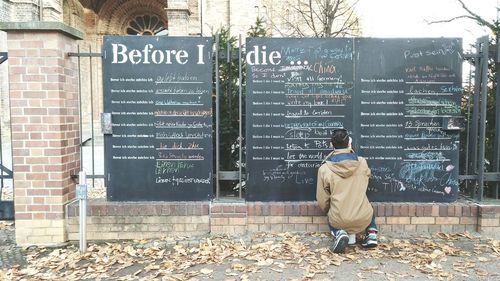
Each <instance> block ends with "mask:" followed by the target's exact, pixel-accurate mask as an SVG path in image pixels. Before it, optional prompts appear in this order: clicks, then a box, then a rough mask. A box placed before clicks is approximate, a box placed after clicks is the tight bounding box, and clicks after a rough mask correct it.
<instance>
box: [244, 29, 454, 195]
mask: <svg viewBox="0 0 500 281" xmlns="http://www.w3.org/2000/svg"><path fill="white" fill-rule="evenodd" d="M461 46H462V42H461V39H456V38H439V39H437V38H436V39H433V38H425V39H374V38H361V39H345V38H343V39H282V38H280V39H278V38H275V39H271V38H252V39H248V40H247V45H246V50H247V55H246V56H247V57H246V60H247V107H246V127H247V142H246V143H247V176H248V182H247V196H246V198H247V200H250V201H288V200H290V201H298V200H314V199H315V188H316V173H317V169H318V167H319V165H320V163H321V160H322V159H324V157H325V156H326V155H327V154H328V153H329V152H330V147H329V145H330V144H329V138H330V136H331V133H332V131H333V130H334V129H336V128H347V129H348V130H349V131H350V132H351V134H352V137H353V139H354V144H353V146H354V149H355V150H356V152H357V153H358V154H360V155H361V156H364V157H366V159H367V160H368V164H369V166H370V168H371V169H372V178H371V180H370V185H369V191H368V195H369V197H370V199H371V200H373V201H441V202H449V201H454V200H456V198H457V195H458V168H457V167H458V140H459V136H458V131H447V130H443V129H442V126H443V123H442V122H443V119H444V118H445V117H452V116H459V115H460V95H461V93H462V88H461V75H462V71H461V65H462V59H461V53H462V51H461V48H462V47H461Z"/></svg>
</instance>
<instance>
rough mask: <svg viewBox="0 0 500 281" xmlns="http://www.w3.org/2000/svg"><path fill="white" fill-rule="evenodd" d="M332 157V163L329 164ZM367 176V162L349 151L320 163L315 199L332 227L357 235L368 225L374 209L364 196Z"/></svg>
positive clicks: (368, 175) (340, 151) (368, 170)
mask: <svg viewBox="0 0 500 281" xmlns="http://www.w3.org/2000/svg"><path fill="white" fill-rule="evenodd" d="M339 154H343V155H339ZM332 155H333V156H334V158H335V159H334V160H335V162H332V161H330V160H331V159H330V157H331V156H332ZM356 158H357V159H356ZM370 175H371V171H370V168H368V164H367V163H366V160H365V159H364V158H363V157H357V156H356V154H354V153H353V151H352V150H351V149H349V148H346V149H337V150H335V151H334V152H332V153H330V155H328V157H327V158H326V159H325V161H323V164H322V165H321V167H320V168H319V170H318V184H317V187H316V200H317V201H318V205H319V207H320V208H321V210H323V212H325V213H326V212H327V214H328V222H329V223H330V225H331V226H333V227H335V228H338V229H343V230H345V231H347V232H348V233H359V232H362V231H364V230H365V228H366V227H367V226H368V225H369V224H370V222H371V219H372V215H373V208H372V206H371V204H370V202H369V201H368V197H367V196H366V189H367V187H368V179H369V177H370Z"/></svg>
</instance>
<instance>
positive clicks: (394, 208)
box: [392, 204, 401, 217]
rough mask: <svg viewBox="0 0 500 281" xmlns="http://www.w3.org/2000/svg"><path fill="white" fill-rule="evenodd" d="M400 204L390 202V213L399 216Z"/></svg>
mask: <svg viewBox="0 0 500 281" xmlns="http://www.w3.org/2000/svg"><path fill="white" fill-rule="evenodd" d="M400 208H401V204H392V215H393V216H394V217H399V214H400Z"/></svg>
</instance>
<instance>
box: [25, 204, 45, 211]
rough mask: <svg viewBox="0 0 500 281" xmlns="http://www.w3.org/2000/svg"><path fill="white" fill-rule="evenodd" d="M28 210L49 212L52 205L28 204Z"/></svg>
mask: <svg viewBox="0 0 500 281" xmlns="http://www.w3.org/2000/svg"><path fill="white" fill-rule="evenodd" d="M27 210H28V212H47V211H50V206H48V205H28V206H27Z"/></svg>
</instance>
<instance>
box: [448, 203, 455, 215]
mask: <svg viewBox="0 0 500 281" xmlns="http://www.w3.org/2000/svg"><path fill="white" fill-rule="evenodd" d="M447 208H448V212H447V216H448V217H454V216H455V206H453V205H449V206H448V207H447Z"/></svg>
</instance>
